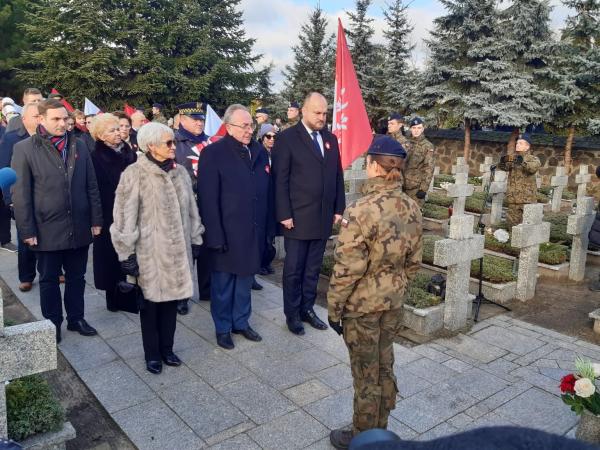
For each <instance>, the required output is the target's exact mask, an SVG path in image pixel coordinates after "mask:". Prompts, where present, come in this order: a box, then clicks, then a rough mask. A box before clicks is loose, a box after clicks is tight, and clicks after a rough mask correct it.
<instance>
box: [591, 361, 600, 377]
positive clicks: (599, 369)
mask: <svg viewBox="0 0 600 450" xmlns="http://www.w3.org/2000/svg"><path fill="white" fill-rule="evenodd" d="M592 367H593V368H594V376H595V377H596V378H598V377H600V364H598V363H592Z"/></svg>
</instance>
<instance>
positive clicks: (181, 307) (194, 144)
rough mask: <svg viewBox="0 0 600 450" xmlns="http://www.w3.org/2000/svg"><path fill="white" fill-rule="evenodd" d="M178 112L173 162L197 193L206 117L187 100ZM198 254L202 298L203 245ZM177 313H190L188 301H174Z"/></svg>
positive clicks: (206, 293)
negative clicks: (185, 173)
mask: <svg viewBox="0 0 600 450" xmlns="http://www.w3.org/2000/svg"><path fill="white" fill-rule="evenodd" d="M177 110H178V113H179V121H180V122H179V128H178V129H177V131H175V142H176V145H177V147H176V149H175V161H176V162H177V164H181V165H182V166H183V167H185V169H186V170H187V171H188V173H189V174H190V177H191V178H192V187H193V189H194V193H196V192H197V180H198V159H199V158H200V152H201V151H202V149H203V148H204V147H206V146H207V145H208V136H207V135H206V133H204V125H205V121H206V116H205V115H204V111H203V109H202V103H200V102H189V103H183V104H181V105H178V106H177ZM200 252H201V254H200V255H199V258H197V259H196V270H197V272H198V289H199V294H200V299H201V300H208V299H210V267H209V266H208V258H207V254H206V253H207V252H206V248H205V246H202V247H201V250H200ZM177 312H178V313H179V314H181V315H185V314H187V313H188V312H189V306H188V301H187V300H181V301H179V302H178V304H177Z"/></svg>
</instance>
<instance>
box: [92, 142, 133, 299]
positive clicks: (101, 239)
mask: <svg viewBox="0 0 600 450" xmlns="http://www.w3.org/2000/svg"><path fill="white" fill-rule="evenodd" d="M136 160H137V155H136V154H135V152H134V151H133V150H131V148H130V147H129V145H127V144H125V145H124V146H123V148H122V149H121V152H120V153H117V152H116V151H114V150H113V149H112V148H110V147H108V146H106V145H105V144H104V142H102V141H96V150H95V151H94V153H92V162H93V163H94V169H95V171H96V179H97V180H98V190H99V191H100V202H101V203H102V217H103V218H104V225H103V226H102V232H101V233H100V235H99V236H95V237H94V247H93V248H94V254H93V258H94V284H95V286H96V288H97V289H102V290H112V289H114V288H115V285H116V284H117V283H118V282H119V281H121V280H124V279H125V277H124V276H123V275H122V273H121V265H120V264H119V258H118V257H117V253H116V252H115V248H114V247H113V244H112V241H111V238H110V229H109V228H110V226H111V225H112V223H113V207H114V205H115V192H116V190H117V186H118V184H119V180H120V179H121V173H122V172H123V171H124V170H125V168H126V167H127V166H129V165H130V164H133V163H134V162H135V161H136Z"/></svg>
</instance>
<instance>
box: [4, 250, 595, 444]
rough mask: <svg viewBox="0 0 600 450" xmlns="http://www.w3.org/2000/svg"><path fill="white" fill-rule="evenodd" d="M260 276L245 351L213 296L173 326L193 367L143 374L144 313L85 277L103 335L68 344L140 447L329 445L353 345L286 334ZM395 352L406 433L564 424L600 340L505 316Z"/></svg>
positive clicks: (568, 424)
mask: <svg viewBox="0 0 600 450" xmlns="http://www.w3.org/2000/svg"><path fill="white" fill-rule="evenodd" d="M90 259H91V258H90ZM16 261H17V258H16V254H9V253H7V252H0V276H2V278H3V279H4V280H5V281H6V283H7V284H8V285H9V286H10V287H11V289H12V290H13V291H14V292H15V294H16V295H17V296H18V297H19V299H20V300H21V301H22V302H23V304H24V305H25V306H26V307H27V308H29V310H30V311H31V312H32V313H33V314H34V315H35V316H37V317H39V318H41V312H40V307H39V292H38V288H37V283H36V284H35V285H34V289H33V290H32V291H31V292H29V293H26V294H24V293H21V292H19V291H18V289H17V286H18V279H17V273H16ZM90 269H91V268H90ZM88 273H89V277H88V278H89V279H92V277H93V275H91V271H90V272H88ZM264 285H265V290H264V291H261V292H259V293H256V292H253V310H254V312H253V316H252V321H251V322H252V326H253V327H254V328H255V329H256V330H257V331H258V332H259V333H261V334H262V336H263V338H264V340H263V342H261V343H253V342H249V341H246V340H245V339H243V338H241V337H239V336H234V341H235V344H236V347H235V349H234V350H233V351H223V350H221V349H220V348H218V347H217V346H216V343H215V339H214V327H213V324H212V320H211V317H210V312H209V304H207V303H202V304H200V305H196V304H193V305H192V307H191V312H190V314H189V315H187V316H184V317H181V316H180V317H179V323H178V325H177V332H176V336H175V351H176V352H177V354H178V355H179V356H180V357H181V358H182V360H183V361H184V363H185V364H184V365H183V366H182V367H179V368H171V367H167V366H165V370H164V372H163V374H162V375H159V376H155V375H151V374H149V373H148V372H146V371H145V365H144V360H143V351H142V343H141V334H140V330H139V320H138V317H137V316H135V315H132V314H127V313H111V312H108V311H107V310H106V309H105V301H104V298H103V296H102V295H101V293H100V292H98V291H96V290H95V289H94V288H93V287H92V286H90V285H89V284H88V286H87V290H86V318H87V319H88V320H89V322H90V323H91V324H92V325H94V326H95V327H96V328H97V329H98V331H99V336H96V337H92V338H89V337H87V338H86V337H82V336H80V335H78V334H75V333H71V332H69V331H66V330H65V329H64V328H65V327H64V326H63V342H62V343H61V344H60V346H59V348H60V350H61V352H62V353H63V354H64V355H65V357H66V358H67V359H68V361H69V362H70V363H71V365H72V366H73V367H74V369H75V370H76V371H77V373H78V374H79V376H80V377H81V379H82V380H83V381H84V382H85V383H86V384H87V386H88V387H89V388H90V390H91V391H92V392H93V393H94V395H95V396H96V397H97V398H98V400H99V401H100V402H101V403H102V405H103V406H104V407H105V408H106V410H107V411H108V412H109V413H110V415H111V416H112V417H113V418H114V420H115V421H116V423H117V424H119V426H120V427H121V428H122V429H123V431H124V432H125V433H126V434H127V435H128V436H129V438H130V439H131V440H132V442H134V443H135V444H136V445H137V446H138V447H139V448H140V449H143V450H145V449H166V448H173V449H175V448H176V449H196V448H205V447H209V448H213V449H236V450H238V449H259V448H267V449H296V448H297V449H300V448H309V449H328V448H330V446H329V439H328V434H329V430H331V429H333V428H337V427H340V426H344V425H348V424H349V423H350V421H351V417H352V379H351V376H350V368H349V367H348V354H347V351H346V348H345V346H344V343H343V342H342V340H341V338H339V337H338V336H337V335H336V334H335V333H334V332H333V331H331V330H328V331H326V332H323V331H316V330H313V329H311V328H307V333H306V335H305V336H302V337H298V336H294V335H292V334H291V333H289V332H288V331H287V329H285V321H284V316H283V311H282V306H281V303H282V300H281V298H282V297H281V289H280V288H279V287H277V286H275V285H273V284H271V283H269V282H267V281H265V282H264ZM316 310H317V313H318V314H319V315H320V316H321V317H323V318H324V317H326V312H325V310H324V309H323V308H320V307H317V308H316ZM395 355H396V367H395V371H396V376H397V377H398V387H399V389H400V395H399V397H398V403H397V407H396V409H395V410H394V411H393V412H392V417H391V418H390V429H391V430H393V431H395V432H396V433H398V434H399V435H400V436H401V437H402V438H405V439H431V438H434V437H437V436H442V435H446V434H451V433H454V432H456V431H457V430H464V429H469V428H474V427H479V426H484V425H508V424H512V425H527V426H531V427H534V428H539V429H543V430H546V431H550V432H553V433H558V434H566V433H568V432H569V431H570V430H572V429H573V427H574V426H575V425H576V423H577V417H576V416H575V415H574V414H572V413H571V412H570V411H569V410H568V408H567V407H566V406H565V405H563V404H562V402H561V400H560V397H559V396H558V394H559V391H558V384H559V379H560V377H561V376H563V375H564V374H565V373H566V372H567V371H568V370H570V369H572V368H573V360H574V358H575V356H576V355H583V356H587V357H590V358H592V359H593V360H595V361H600V347H598V346H595V345H592V344H589V343H587V342H583V341H579V340H577V339H576V338H572V337H568V336H565V335H561V334H558V333H556V332H554V331H551V330H547V329H543V328H540V327H537V326H534V325H530V324H528V323H525V322H521V321H518V320H514V319H511V318H510V316H509V315H503V316H497V317H494V318H491V319H488V320H485V321H483V322H480V323H478V324H477V325H476V326H475V327H474V328H473V330H472V331H471V332H470V333H469V334H468V335H459V336H457V337H455V338H452V339H440V340H437V341H435V342H433V343H429V344H426V345H419V346H416V347H413V348H410V349H409V348H406V347H403V346H400V345H395Z"/></svg>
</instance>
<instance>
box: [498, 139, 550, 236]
mask: <svg viewBox="0 0 600 450" xmlns="http://www.w3.org/2000/svg"><path fill="white" fill-rule="evenodd" d="M530 148H531V137H530V135H529V134H528V133H525V134H524V135H522V136H521V137H519V139H518V140H517V147H516V155H504V156H502V157H501V158H500V164H499V165H498V167H499V168H500V169H501V170H504V171H506V172H508V186H507V188H506V203H507V204H508V211H507V212H506V222H507V223H508V227H509V230H512V227H513V226H515V225H518V224H520V223H521V222H522V221H523V206H524V205H526V204H529V203H537V183H536V180H535V174H536V173H537V171H538V170H539V169H540V166H541V163H540V160H539V159H538V158H537V157H536V156H533V155H532V154H531V153H530V152H529V149H530Z"/></svg>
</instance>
